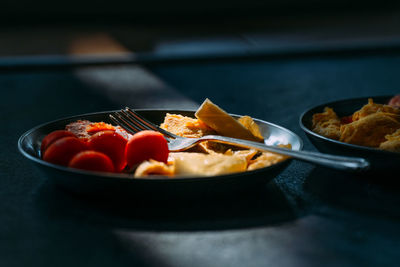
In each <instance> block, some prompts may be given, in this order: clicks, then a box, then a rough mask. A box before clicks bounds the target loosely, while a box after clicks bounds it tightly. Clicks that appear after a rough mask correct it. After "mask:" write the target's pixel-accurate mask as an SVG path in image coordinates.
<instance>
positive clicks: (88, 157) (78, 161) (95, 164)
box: [68, 150, 114, 172]
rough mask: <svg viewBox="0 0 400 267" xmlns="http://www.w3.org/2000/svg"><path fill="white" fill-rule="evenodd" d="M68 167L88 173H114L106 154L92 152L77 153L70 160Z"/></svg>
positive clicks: (111, 163) (112, 165)
mask: <svg viewBox="0 0 400 267" xmlns="http://www.w3.org/2000/svg"><path fill="white" fill-rule="evenodd" d="M68 167H71V168H76V169H82V170H88V171H103V172H113V171H114V164H113V162H112V161H111V159H110V158H109V157H108V156H107V155H106V154H104V153H101V152H97V151H94V150H85V151H82V152H79V153H78V154H76V155H75V156H74V157H73V158H72V159H71V160H70V162H69V164H68Z"/></svg>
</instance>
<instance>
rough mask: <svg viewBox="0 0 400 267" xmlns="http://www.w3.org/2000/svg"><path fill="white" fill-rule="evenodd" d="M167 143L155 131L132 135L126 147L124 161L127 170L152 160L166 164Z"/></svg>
mask: <svg viewBox="0 0 400 267" xmlns="http://www.w3.org/2000/svg"><path fill="white" fill-rule="evenodd" d="M168 153H169V150H168V143H167V140H165V138H164V136H163V135H162V134H161V133H159V132H155V131H141V132H138V133H136V134H134V135H133V136H132V137H131V138H130V139H129V141H128V144H127V145H126V151H125V154H126V161H127V165H128V167H129V168H132V167H133V166H135V165H136V164H139V163H141V162H143V161H145V160H149V159H154V160H157V161H160V162H164V163H167V160H168Z"/></svg>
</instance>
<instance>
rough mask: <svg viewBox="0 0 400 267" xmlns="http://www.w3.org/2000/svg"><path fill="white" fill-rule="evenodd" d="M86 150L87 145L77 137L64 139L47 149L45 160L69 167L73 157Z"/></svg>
mask: <svg viewBox="0 0 400 267" xmlns="http://www.w3.org/2000/svg"><path fill="white" fill-rule="evenodd" d="M86 149H87V145H86V143H85V142H83V141H81V140H80V139H78V138H77V137H71V136H68V137H62V138H60V139H58V140H56V141H55V142H53V143H52V144H51V145H50V146H49V147H48V148H47V149H46V151H45V152H44V155H43V160H45V161H48V162H51V163H54V164H59V165H63V166H67V165H68V163H69V161H70V160H71V159H72V157H73V156H75V155H76V154H77V153H79V152H81V151H83V150H86Z"/></svg>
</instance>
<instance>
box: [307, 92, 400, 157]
mask: <svg viewBox="0 0 400 267" xmlns="http://www.w3.org/2000/svg"><path fill="white" fill-rule="evenodd" d="M397 99H398V96H395V97H393V98H392V99H391V100H390V101H389V102H388V104H378V103H374V101H373V99H372V98H370V99H369V100H368V103H367V104H365V105H364V106H363V107H362V108H361V109H360V110H357V111H355V112H354V113H353V114H350V115H348V116H345V117H341V118H340V117H339V116H338V115H337V114H336V113H335V111H334V110H333V109H332V108H329V107H325V109H324V112H322V113H316V114H314V115H313V118H312V131H314V132H316V133H318V134H320V135H323V136H325V137H328V138H332V139H335V140H338V141H341V142H345V143H350V144H355V145H360V146H368V147H375V148H379V149H383V150H388V151H393V152H400V103H399V102H396V101H397ZM396 103H397V104H396ZM398 104H399V105H398Z"/></svg>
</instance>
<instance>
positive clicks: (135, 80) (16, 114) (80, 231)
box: [0, 53, 400, 267]
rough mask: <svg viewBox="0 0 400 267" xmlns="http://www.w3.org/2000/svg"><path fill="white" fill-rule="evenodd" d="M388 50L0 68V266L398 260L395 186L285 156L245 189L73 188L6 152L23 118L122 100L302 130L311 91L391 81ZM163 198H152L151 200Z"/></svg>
mask: <svg viewBox="0 0 400 267" xmlns="http://www.w3.org/2000/svg"><path fill="white" fill-rule="evenodd" d="M399 66H400V56H398V55H397V54H393V55H391V54H387V53H386V54H382V55H379V54H374V55H369V56H368V55H357V56H351V55H346V56H343V57H340V56H335V57H333V56H327V57H324V56H318V57H311V58H307V57H304V58H297V59H291V58H285V59H282V60H277V59H274V60H266V59H263V60H256V59H253V60H243V61H240V60H238V61H235V60H231V61H227V62H224V61H218V62H210V63H208V62H200V63H195V62H193V63H177V64H164V65H153V66H151V67H147V68H146V67H143V66H137V65H136V66H134V65H132V66H130V65H125V66H102V67H81V68H79V67H78V68H73V69H56V70H50V69H43V70H34V71H29V70H21V71H5V72H1V73H0V88H1V94H2V97H1V101H0V118H1V125H2V129H1V138H0V147H1V150H2V151H1V153H0V218H1V219H0V265H1V266H157V267H159V266H190V267H194V266H201V267H203V266H216V267H220V266H238V267H239V266H240V267H241V266H398V265H399V264H398V262H399V251H400V227H399V226H400V224H399V222H400V194H399V192H400V188H399V186H398V184H397V183H396V182H393V181H394V180H396V179H398V178H399V174H398V173H396V172H393V174H392V175H393V178H396V179H393V180H392V182H385V183H382V182H379V181H380V179H379V178H380V177H375V178H377V179H371V177H366V176H356V175H353V174H348V173H343V172H339V171H333V170H328V169H324V168H321V167H315V166H313V165H310V164H306V163H303V162H298V161H293V162H292V163H291V164H290V165H289V167H288V168H287V169H286V170H285V171H284V172H282V173H281V174H280V175H278V176H277V177H276V178H275V179H274V180H272V181H271V182H269V183H266V184H265V187H264V188H261V189H260V190H259V191H257V192H245V193H243V194H240V195H235V196H231V197H227V198H222V199H219V200H209V199H206V198H202V199H195V200H191V201H184V200H182V201H172V200H171V202H168V203H162V205H157V203H154V202H153V201H152V196H151V195H149V196H148V200H149V201H148V205H146V204H138V203H135V202H133V201H132V202H129V201H127V202H124V203H121V202H114V201H104V200H101V199H94V198H88V197H84V196H77V195H73V194H71V193H69V192H67V191H65V190H63V189H62V188H58V187H56V186H54V185H53V184H52V182H51V180H49V179H46V178H44V177H43V175H42V174H41V173H40V172H39V171H38V170H37V169H36V168H35V166H34V165H33V164H32V163H31V162H29V161H28V160H27V159H25V158H24V157H23V156H22V155H21V154H19V152H18V150H17V140H18V138H19V136H20V135H21V134H22V133H23V132H25V131H27V130H28V129H30V128H32V127H34V126H36V125H38V124H41V123H44V122H47V121H50V120H55V119H58V118H61V117H67V116H71V115H78V114H82V113H88V112H96V111H103V110H112V109H118V108H120V107H123V106H125V105H128V106H130V107H132V108H160V107H163V108H164V107H167V108H185V109H186V108H191V109H195V108H197V106H198V105H199V104H200V103H201V102H202V101H203V100H204V99H205V98H206V97H208V98H210V99H211V100H212V101H213V102H215V103H217V104H218V105H220V106H221V107H223V108H224V109H225V110H227V111H229V112H231V113H236V114H247V115H250V116H252V117H255V118H260V119H263V120H266V121H270V122H273V123H276V124H279V125H282V126H284V127H286V128H289V129H291V130H292V131H294V132H295V133H297V134H298V135H299V136H300V137H301V138H302V139H303V141H304V144H305V146H304V149H307V150H315V148H314V147H313V146H312V145H311V143H310V142H309V141H308V140H307V139H306V136H305V135H304V134H303V133H302V131H301V129H300V127H299V124H298V120H299V116H300V114H301V113H302V112H303V111H304V110H305V109H306V108H309V107H311V106H314V105H317V104H321V103H323V102H328V101H333V100H338V99H344V98H352V97H365V96H371V95H390V94H398V93H400V67H399ZM161 207H162V208H161Z"/></svg>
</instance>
